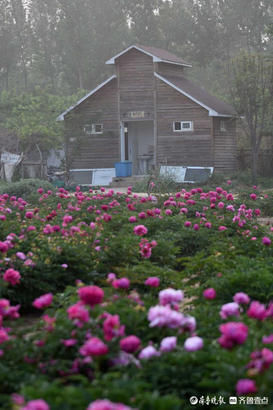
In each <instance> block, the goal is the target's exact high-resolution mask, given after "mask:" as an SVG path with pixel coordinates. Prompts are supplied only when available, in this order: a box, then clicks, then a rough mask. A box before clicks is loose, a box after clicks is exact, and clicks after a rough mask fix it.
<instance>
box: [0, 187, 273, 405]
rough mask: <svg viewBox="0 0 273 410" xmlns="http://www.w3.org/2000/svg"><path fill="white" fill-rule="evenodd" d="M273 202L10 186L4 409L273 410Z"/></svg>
mask: <svg viewBox="0 0 273 410" xmlns="http://www.w3.org/2000/svg"><path fill="white" fill-rule="evenodd" d="M272 203H273V201H272V194H267V193H264V192H262V191H261V190H259V189H258V188H257V187H253V188H252V189H251V190H250V191H244V192H241V193H240V194H238V193H236V194H235V193H234V192H233V190H232V184H231V183H230V181H228V183H226V184H225V185H224V186H223V187H216V188H215V189H213V190H210V191H205V190H203V189H202V188H192V189H191V188H189V189H188V190H186V189H182V190H181V191H179V192H176V193H174V194H173V196H170V197H168V196H167V197H164V196H161V195H150V196H148V197H142V196H139V195H137V194H133V193H132V191H131V189H130V188H128V192H127V194H122V193H116V194H115V193H114V192H113V191H112V190H108V191H105V189H104V188H101V189H99V190H97V191H92V190H90V191H87V192H83V191H81V189H80V187H77V188H76V191H75V192H74V193H71V192H68V191H66V190H65V189H64V188H60V189H59V190H57V191H54V190H48V191H46V190H44V189H43V188H40V189H38V192H37V195H36V199H35V200H32V201H31V202H29V203H28V198H19V197H16V196H15V195H10V194H2V195H0V326H1V327H0V356H1V357H0V403H1V405H0V408H1V409H14V410H49V409H50V410H85V409H88V410H128V409H131V410H133V409H135V410H136V409H138V410H180V409H190V408H199V407H205V408H210V409H212V408H215V409H216V408H230V405H229V397H230V396H237V397H238V400H239V398H241V402H242V404H240V405H239V401H238V405H237V406H236V405H234V406H233V408H234V409H236V408H238V409H239V408H242V407H244V405H243V404H245V405H247V408H249V409H252V408H253V409H255V408H257V404H259V407H260V408H273V390H272V386H273V372H272V368H273V364H272V362H273V228H271V225H270V223H268V224H265V225H261V224H260V223H259V218H260V217H261V216H264V215H266V216H268V215H271V214H273V208H271V206H272ZM192 397H197V399H198V402H197V406H196V405H195V406H194V405H192V404H191V402H190V398H192ZM243 400H244V401H243ZM258 400H260V403H258V402H257V401H258Z"/></svg>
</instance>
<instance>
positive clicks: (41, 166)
mask: <svg viewBox="0 0 273 410" xmlns="http://www.w3.org/2000/svg"><path fill="white" fill-rule="evenodd" d="M36 148H37V150H38V152H39V155H40V161H41V162H40V175H41V179H44V166H43V165H44V164H43V154H42V151H41V150H40V147H39V145H38V144H36Z"/></svg>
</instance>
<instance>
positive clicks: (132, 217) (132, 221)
mask: <svg viewBox="0 0 273 410" xmlns="http://www.w3.org/2000/svg"><path fill="white" fill-rule="evenodd" d="M136 221H137V218H136V217H135V216H130V217H129V222H131V223H134V222H136Z"/></svg>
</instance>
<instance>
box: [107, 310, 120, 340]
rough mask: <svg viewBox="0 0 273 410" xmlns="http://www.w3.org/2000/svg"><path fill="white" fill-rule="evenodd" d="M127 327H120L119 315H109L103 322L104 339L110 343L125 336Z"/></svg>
mask: <svg viewBox="0 0 273 410" xmlns="http://www.w3.org/2000/svg"><path fill="white" fill-rule="evenodd" d="M124 330H125V326H121V325H120V321H119V316H118V315H110V314H108V313H107V317H106V319H105V321H104V322H103V331H104V339H105V340H107V341H109V340H112V339H113V338H114V337H119V336H123V335H124Z"/></svg>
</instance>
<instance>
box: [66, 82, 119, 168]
mask: <svg viewBox="0 0 273 410" xmlns="http://www.w3.org/2000/svg"><path fill="white" fill-rule="evenodd" d="M91 123H98V124H103V133H102V134H91V135H86V134H85V133H84V131H83V126H84V124H91ZM65 125H66V152H67V158H68V168H70V169H88V168H113V167H114V164H115V162H117V161H119V160H120V152H119V138H120V137H119V132H120V127H119V121H118V104H117V81H116V80H113V81H111V83H109V84H107V85H106V86H105V87H103V88H102V89H100V90H99V91H98V92H97V93H96V94H95V95H93V96H91V97H90V98H89V99H87V100H86V101H85V102H83V103H82V104H81V105H79V107H77V108H76V109H75V110H74V111H72V112H71V114H68V115H67V117H66V118H65ZM71 137H72V138H76V141H75V142H70V138H71Z"/></svg>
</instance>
